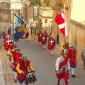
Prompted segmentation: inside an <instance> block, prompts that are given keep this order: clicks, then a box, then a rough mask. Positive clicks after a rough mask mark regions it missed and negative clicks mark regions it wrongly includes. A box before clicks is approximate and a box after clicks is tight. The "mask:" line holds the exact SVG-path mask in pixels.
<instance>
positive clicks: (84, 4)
mask: <svg viewBox="0 0 85 85" xmlns="http://www.w3.org/2000/svg"><path fill="white" fill-rule="evenodd" d="M71 19H73V20H75V21H78V22H81V23H83V24H85V0H72V10H71Z"/></svg>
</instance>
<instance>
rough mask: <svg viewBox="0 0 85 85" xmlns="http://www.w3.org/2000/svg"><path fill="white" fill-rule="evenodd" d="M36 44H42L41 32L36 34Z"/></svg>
mask: <svg viewBox="0 0 85 85" xmlns="http://www.w3.org/2000/svg"><path fill="white" fill-rule="evenodd" d="M38 42H39V44H41V42H42V32H41V31H40V32H39V33H38Z"/></svg>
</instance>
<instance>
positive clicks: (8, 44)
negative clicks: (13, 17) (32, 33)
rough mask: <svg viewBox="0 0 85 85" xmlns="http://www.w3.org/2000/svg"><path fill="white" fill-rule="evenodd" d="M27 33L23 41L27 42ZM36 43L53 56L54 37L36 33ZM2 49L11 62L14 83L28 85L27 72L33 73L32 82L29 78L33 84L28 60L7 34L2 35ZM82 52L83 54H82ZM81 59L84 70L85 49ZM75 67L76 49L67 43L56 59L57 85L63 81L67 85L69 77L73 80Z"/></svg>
mask: <svg viewBox="0 0 85 85" xmlns="http://www.w3.org/2000/svg"><path fill="white" fill-rule="evenodd" d="M28 37H29V33H28V32H27V33H25V35H24V39H25V40H28ZM38 42H39V44H40V45H41V46H42V47H43V48H46V46H47V48H48V51H49V53H50V55H54V48H55V46H56V40H55V38H54V36H53V35H52V34H51V35H48V34H47V32H46V30H44V31H42V32H41V31H40V32H39V33H38ZM4 49H5V50H6V51H7V54H8V56H9V60H10V62H11V67H12V71H13V74H14V78H15V82H17V80H18V81H19V82H20V83H23V82H24V81H25V83H26V84H28V81H29V80H28V79H27V75H28V73H29V71H32V72H33V76H34V80H33V79H32V78H31V80H30V81H32V82H35V81H36V76H35V75H34V74H35V72H34V69H33V68H32V65H31V62H30V60H29V59H28V58H27V56H24V55H23V54H22V53H21V50H20V49H18V48H17V45H16V43H15V42H14V41H13V40H12V39H11V37H10V34H9V33H7V34H5V35H4ZM83 51H84V52H83ZM81 56H82V59H83V60H84V69H85V57H84V56H85V49H83V50H82V53H81ZM76 65H77V59H76V48H74V47H73V46H69V43H65V44H64V45H63V49H62V51H61V53H60V56H59V57H58V58H57V59H56V64H55V68H56V77H57V79H58V82H57V85H60V80H61V79H64V81H65V85H68V83H69V82H68V81H69V78H70V73H71V77H73V78H75V77H76V75H75V68H76Z"/></svg>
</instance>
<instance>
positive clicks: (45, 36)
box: [41, 30, 47, 48]
mask: <svg viewBox="0 0 85 85" xmlns="http://www.w3.org/2000/svg"><path fill="white" fill-rule="evenodd" d="M46 43H47V32H46V30H44V31H43V33H42V41H41V44H42V46H43V48H46Z"/></svg>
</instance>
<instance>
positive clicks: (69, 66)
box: [67, 60, 70, 70]
mask: <svg viewBox="0 0 85 85" xmlns="http://www.w3.org/2000/svg"><path fill="white" fill-rule="evenodd" d="M67 64H68V70H70V61H69V60H68V62H67Z"/></svg>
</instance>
